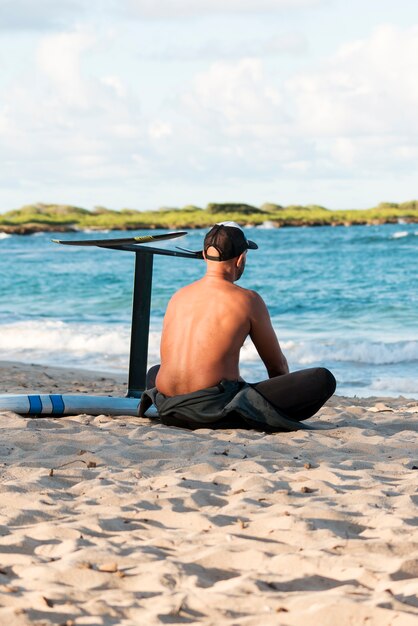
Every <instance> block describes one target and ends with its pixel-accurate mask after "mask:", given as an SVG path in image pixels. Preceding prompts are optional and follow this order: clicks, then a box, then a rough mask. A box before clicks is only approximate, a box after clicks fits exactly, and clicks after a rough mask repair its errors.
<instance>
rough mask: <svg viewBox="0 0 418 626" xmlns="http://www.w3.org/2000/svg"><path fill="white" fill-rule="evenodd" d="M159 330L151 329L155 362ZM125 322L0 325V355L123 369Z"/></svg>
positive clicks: (126, 337) (125, 364)
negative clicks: (105, 323) (107, 323)
mask: <svg viewBox="0 0 418 626" xmlns="http://www.w3.org/2000/svg"><path fill="white" fill-rule="evenodd" d="M159 343H160V333H159V332H158V331H151V333H150V338H149V358H150V361H151V360H152V362H153V363H155V362H157V361H158V358H159V357H158V354H159ZM129 346H130V328H129V326H128V325H122V324H121V325H115V326H106V325H100V324H68V323H65V322H62V321H59V320H56V321H52V320H48V321H41V320H36V321H26V322H16V323H13V324H4V325H2V326H0V358H1V359H6V360H18V361H24V362H28V361H30V362H35V363H43V364H53V365H59V364H61V365H67V366H77V367H85V368H91V369H102V370H109V371H117V370H120V369H127V367H128V355H129Z"/></svg>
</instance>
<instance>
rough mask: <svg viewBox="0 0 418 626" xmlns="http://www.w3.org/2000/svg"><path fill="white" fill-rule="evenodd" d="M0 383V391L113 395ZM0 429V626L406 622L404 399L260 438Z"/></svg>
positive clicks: (144, 423)
mask: <svg viewBox="0 0 418 626" xmlns="http://www.w3.org/2000/svg"><path fill="white" fill-rule="evenodd" d="M0 376H1V378H0V380H1V386H0V389H1V393H29V392H31V391H35V390H36V391H39V392H47V391H52V392H56V391H57V390H59V391H62V392H65V391H71V392H77V393H78V392H79V393H97V394H107V393H109V394H112V393H113V394H115V395H117V394H123V393H124V389H125V381H124V379H123V378H122V377H121V378H119V379H117V378H115V377H112V376H109V375H105V374H97V373H94V372H85V371H77V370H65V369H56V368H54V369H52V368H47V367H43V366H38V365H27V366H25V365H21V364H18V363H4V362H3V363H1V364H0ZM0 418H1V419H0V426H1V444H0V449H1V459H0V462H1V472H2V476H1V495H0V517H1V518H0V624H7V625H8V626H15V625H16V626H23V625H26V624H37V625H44V624H45V625H46V624H48V625H49V624H54V625H56V624H62V625H64V624H65V625H66V626H72V625H73V626H75V625H81V624H86V625H87V624H88V625H106V626H110V625H120V626H128V625H137V624H144V625H147V626H151V625H154V624H204V625H205V626H209V625H210V626H212V625H213V626H215V624H216V625H218V624H222V625H224V624H225V625H228V626H233V625H234V626H259V625H260V624H262V625H263V626H264V625H265V626H269V625H274V626H277V625H283V626H287V625H289V626H300V625H301V624H303V626H311V625H312V626H318V625H320V626H335V624H338V626H348V625H350V626H353V625H356V626H357V625H360V624H367V626H414V625H416V624H417V623H418V513H417V504H418V493H417V476H418V427H417V424H418V400H411V399H405V398H401V397H400V398H397V399H393V398H392V399H388V398H368V399H358V398H343V397H338V396H335V397H334V398H332V400H331V401H330V402H329V403H328V404H327V405H326V406H325V407H324V408H323V409H322V410H321V411H320V412H319V414H318V416H317V418H315V419H314V420H311V423H315V424H317V425H318V430H311V431H301V432H295V433H278V434H273V435H265V434H263V433H259V432H255V431H251V430H236V431H232V430H223V431H222V430H221V431H212V430H209V429H201V430H196V431H194V432H191V431H187V430H182V429H178V428H173V427H167V426H164V425H162V424H160V423H158V422H152V421H151V420H148V419H140V418H135V417H120V418H109V417H107V416H105V415H101V416H98V417H92V416H89V415H78V416H74V417H65V418H39V419H27V418H22V417H20V416H19V415H16V414H14V413H10V412H3V413H1V414H0Z"/></svg>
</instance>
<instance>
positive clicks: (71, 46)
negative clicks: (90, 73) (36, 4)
mask: <svg viewBox="0 0 418 626" xmlns="http://www.w3.org/2000/svg"><path fill="white" fill-rule="evenodd" d="M93 45H94V37H93V36H91V35H89V34H87V33H85V32H82V31H75V32H70V33H59V34H56V35H51V36H48V37H45V38H44V39H43V40H42V41H41V44H40V46H39V49H38V57H37V60H38V67H39V69H40V70H41V72H43V73H44V74H45V75H46V76H47V77H48V78H49V79H50V80H51V81H52V83H53V86H54V88H55V91H56V94H57V95H58V97H60V98H62V99H64V100H65V102H66V103H67V104H68V105H72V106H74V107H85V106H87V105H88V101H89V88H88V83H87V81H85V80H84V79H83V77H82V73H81V55H82V54H83V52H84V51H86V50H88V49H89V48H91V47H92V46H93Z"/></svg>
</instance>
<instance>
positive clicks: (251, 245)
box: [247, 239, 258, 250]
mask: <svg viewBox="0 0 418 626" xmlns="http://www.w3.org/2000/svg"><path fill="white" fill-rule="evenodd" d="M247 243H248V247H249V249H250V250H258V246H257V244H256V243H255V241H251V240H250V239H247Z"/></svg>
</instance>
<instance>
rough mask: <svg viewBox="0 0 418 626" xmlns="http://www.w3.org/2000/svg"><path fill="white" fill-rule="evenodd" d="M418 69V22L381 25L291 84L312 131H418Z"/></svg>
mask: <svg viewBox="0 0 418 626" xmlns="http://www.w3.org/2000/svg"><path fill="white" fill-rule="evenodd" d="M417 75H418V26H414V27H412V28H409V29H404V30H403V29H399V28H395V27H393V26H381V27H379V28H377V29H376V30H375V31H374V32H373V34H372V35H371V36H370V37H369V38H368V39H364V40H361V41H357V42H355V43H352V44H350V45H346V46H343V47H342V48H341V49H340V50H339V51H338V53H337V54H336V56H335V57H334V58H332V59H330V60H329V61H328V62H327V63H325V64H324V66H323V67H322V68H321V69H320V70H319V71H318V70H313V71H312V72H310V73H309V74H302V75H299V76H298V77H296V78H294V79H293V80H291V81H289V83H288V85H287V88H288V91H289V94H290V95H291V96H292V100H293V101H294V102H295V104H296V107H297V113H298V119H299V123H300V129H301V131H303V132H305V133H308V134H310V135H313V136H335V135H340V136H341V135H342V136H344V135H350V136H351V135H353V136H354V135H371V134H376V133H377V134H381V133H383V134H388V133H394V132H395V133H396V132H417V130H418V117H417V115H416V111H417V107H418V81H417V80H416V76H417Z"/></svg>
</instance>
